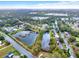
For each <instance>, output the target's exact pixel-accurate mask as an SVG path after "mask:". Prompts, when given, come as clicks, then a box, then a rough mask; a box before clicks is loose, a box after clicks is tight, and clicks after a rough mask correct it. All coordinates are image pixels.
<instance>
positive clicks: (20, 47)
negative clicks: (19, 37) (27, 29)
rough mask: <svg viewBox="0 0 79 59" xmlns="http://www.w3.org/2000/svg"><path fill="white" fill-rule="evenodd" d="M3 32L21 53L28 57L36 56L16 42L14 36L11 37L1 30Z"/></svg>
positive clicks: (6, 38)
mask: <svg viewBox="0 0 79 59" xmlns="http://www.w3.org/2000/svg"><path fill="white" fill-rule="evenodd" d="M0 33H1V34H3V37H4V38H5V40H7V41H8V42H10V43H11V44H12V45H13V47H14V48H15V49H16V50H17V51H19V52H20V53H21V54H24V55H26V56H27V57H28V58H32V57H34V56H33V55H32V54H31V53H30V52H29V51H27V50H26V49H24V48H23V47H22V46H21V45H19V44H18V43H17V42H15V41H14V40H13V39H12V38H10V37H9V36H8V35H6V34H4V33H2V32H0Z"/></svg>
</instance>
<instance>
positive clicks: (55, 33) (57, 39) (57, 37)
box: [53, 29, 63, 49]
mask: <svg viewBox="0 0 79 59" xmlns="http://www.w3.org/2000/svg"><path fill="white" fill-rule="evenodd" d="M53 32H54V36H55V38H56V41H57V43H58V46H59V48H61V49H63V46H62V44H61V43H60V41H59V35H58V34H57V32H56V30H55V29H53Z"/></svg>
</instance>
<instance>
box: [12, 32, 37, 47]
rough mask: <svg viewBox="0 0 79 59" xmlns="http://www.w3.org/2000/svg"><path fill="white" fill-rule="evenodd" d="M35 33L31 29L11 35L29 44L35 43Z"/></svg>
mask: <svg viewBox="0 0 79 59" xmlns="http://www.w3.org/2000/svg"><path fill="white" fill-rule="evenodd" d="M37 35H38V34H37V33H36V32H32V31H21V32H18V33H16V34H15V35H13V36H14V37H16V38H19V39H20V40H21V41H22V42H24V43H26V44H28V45H29V46H31V45H32V44H33V43H35V40H36V38H37Z"/></svg>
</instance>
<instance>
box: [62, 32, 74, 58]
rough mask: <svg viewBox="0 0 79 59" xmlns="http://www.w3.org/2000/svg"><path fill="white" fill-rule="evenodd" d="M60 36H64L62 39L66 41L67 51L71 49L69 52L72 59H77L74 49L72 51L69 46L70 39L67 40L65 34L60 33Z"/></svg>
mask: <svg viewBox="0 0 79 59" xmlns="http://www.w3.org/2000/svg"><path fill="white" fill-rule="evenodd" d="M60 34H61V36H62V38H63V40H64V43H65V45H66V50H68V49H70V50H69V53H70V58H74V57H75V54H74V52H73V49H72V48H71V47H70V45H69V44H68V38H65V37H64V34H63V33H61V32H60Z"/></svg>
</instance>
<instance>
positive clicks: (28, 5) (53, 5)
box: [0, 1, 79, 9]
mask: <svg viewBox="0 0 79 59" xmlns="http://www.w3.org/2000/svg"><path fill="white" fill-rule="evenodd" d="M0 9H79V1H0Z"/></svg>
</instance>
